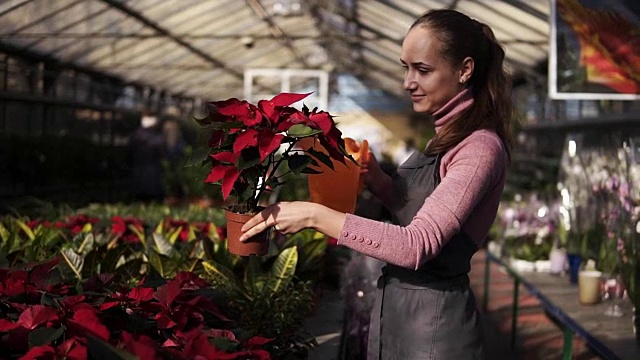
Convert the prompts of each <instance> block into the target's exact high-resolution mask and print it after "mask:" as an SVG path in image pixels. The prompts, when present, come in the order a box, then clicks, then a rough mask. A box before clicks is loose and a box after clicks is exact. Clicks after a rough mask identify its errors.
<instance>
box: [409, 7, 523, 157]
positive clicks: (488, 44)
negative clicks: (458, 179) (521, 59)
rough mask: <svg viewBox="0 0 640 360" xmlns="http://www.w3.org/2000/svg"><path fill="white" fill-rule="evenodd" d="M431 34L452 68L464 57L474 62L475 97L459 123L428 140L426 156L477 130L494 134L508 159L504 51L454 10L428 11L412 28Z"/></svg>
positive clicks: (474, 22) (508, 104)
mask: <svg viewBox="0 0 640 360" xmlns="http://www.w3.org/2000/svg"><path fill="white" fill-rule="evenodd" d="M416 26H422V27H424V28H427V29H430V30H432V31H431V33H432V34H434V36H436V37H437V38H438V40H439V41H440V51H441V54H442V56H444V58H445V59H447V60H448V61H449V62H450V63H451V64H460V63H462V61H463V60H464V59H465V58H466V57H471V58H473V60H474V70H473V74H472V75H471V78H469V82H468V85H469V86H470V87H471V90H472V92H473V95H474V102H473V105H472V106H471V107H470V108H469V109H468V110H467V111H465V112H464V113H463V114H461V115H460V117H459V118H458V119H455V120H454V121H450V122H448V123H447V124H445V125H444V126H443V128H442V130H441V131H439V132H438V134H437V135H436V136H435V137H434V138H433V139H432V140H431V142H430V143H429V146H428V148H427V152H428V153H438V152H443V151H447V150H449V149H451V148H452V147H454V146H456V145H457V144H458V143H459V142H460V141H462V140H463V139H464V138H465V137H467V136H468V135H470V134H471V133H472V132H474V131H475V130H478V129H491V130H494V131H495V132H496V133H497V134H498V136H499V137H500V139H502V142H503V143H504V145H505V148H506V149H507V154H509V157H511V148H512V147H513V134H512V130H511V118H512V115H513V108H512V104H511V94H510V91H511V81H510V80H511V79H510V78H509V76H508V75H507V73H506V71H505V70H504V68H503V61H504V56H505V53H504V49H503V48H502V46H501V45H500V43H498V41H497V40H496V37H495V36H494V34H493V31H492V30H491V28H490V27H489V26H487V25H485V24H483V23H480V22H478V21H477V20H474V19H471V18H470V17H468V16H467V15H464V14H462V13H460V12H458V11H455V10H445V9H443V10H431V11H429V12H427V13H425V14H423V15H422V16H420V17H419V18H418V19H417V20H416V21H415V22H414V23H413V25H411V28H410V29H413V28H414V27H416Z"/></svg>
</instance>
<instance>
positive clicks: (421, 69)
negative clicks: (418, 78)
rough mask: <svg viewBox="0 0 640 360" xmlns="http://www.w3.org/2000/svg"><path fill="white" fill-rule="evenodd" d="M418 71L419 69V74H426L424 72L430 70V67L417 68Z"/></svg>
mask: <svg viewBox="0 0 640 360" xmlns="http://www.w3.org/2000/svg"><path fill="white" fill-rule="evenodd" d="M418 71H419V72H420V73H421V74H426V73H428V72H430V71H431V69H425V68H418Z"/></svg>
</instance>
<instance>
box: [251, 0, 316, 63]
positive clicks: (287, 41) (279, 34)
mask: <svg viewBox="0 0 640 360" xmlns="http://www.w3.org/2000/svg"><path fill="white" fill-rule="evenodd" d="M247 5H249V7H250V8H251V10H253V12H254V13H255V14H256V15H258V17H259V18H260V19H261V20H262V21H264V22H265V23H267V26H268V27H269V31H270V32H271V34H272V35H273V37H275V38H280V39H282V41H283V43H284V45H285V47H286V48H287V49H289V51H291V53H292V54H293V57H295V58H296V60H297V61H300V62H301V63H302V64H303V66H304V67H305V68H310V67H311V66H309V63H308V62H307V59H305V57H304V56H302V55H301V54H300V53H299V52H298V50H297V49H296V47H295V46H293V43H292V41H291V38H290V37H289V36H288V35H287V34H285V32H284V31H282V29H280V27H279V26H278V25H276V23H275V22H273V20H272V19H271V17H270V16H269V14H267V11H266V10H265V9H264V7H263V6H262V4H260V1H258V0H247Z"/></svg>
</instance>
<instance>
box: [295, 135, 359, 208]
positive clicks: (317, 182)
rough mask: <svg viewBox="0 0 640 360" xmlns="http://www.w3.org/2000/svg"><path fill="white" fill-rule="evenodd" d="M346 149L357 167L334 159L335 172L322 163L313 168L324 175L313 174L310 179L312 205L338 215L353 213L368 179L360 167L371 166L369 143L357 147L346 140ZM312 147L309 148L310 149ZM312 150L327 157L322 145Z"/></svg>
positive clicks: (351, 141) (352, 140)
mask: <svg viewBox="0 0 640 360" xmlns="http://www.w3.org/2000/svg"><path fill="white" fill-rule="evenodd" d="M344 145H345V149H346V150H347V152H348V153H349V155H351V156H352V157H353V159H354V160H355V161H356V162H357V163H358V164H357V165H356V164H354V163H353V162H352V161H350V160H347V161H346V162H345V164H342V163H340V162H338V161H335V160H333V159H332V160H331V161H332V163H333V170H332V169H331V168H329V167H328V166H326V165H325V164H322V163H320V165H319V166H318V167H314V170H318V171H321V172H322V173H320V174H310V175H308V177H307V179H308V182H309V193H310V195H311V201H313V202H315V203H319V204H323V205H325V206H327V207H330V208H332V209H334V210H337V211H341V212H345V213H353V211H354V210H355V207H356V199H357V197H358V194H360V192H361V191H362V188H363V186H364V181H365V176H364V174H362V171H361V170H362V167H361V166H362V165H365V166H366V164H367V163H368V162H369V143H368V142H367V140H363V141H362V143H361V144H358V143H357V142H356V141H355V140H354V139H351V138H345V139H344ZM310 147H311V146H310V145H309V146H308V147H307V148H310ZM313 149H314V150H316V151H322V152H325V153H326V151H325V150H324V148H323V147H322V145H320V144H316V145H314V146H313ZM359 165H360V166H359Z"/></svg>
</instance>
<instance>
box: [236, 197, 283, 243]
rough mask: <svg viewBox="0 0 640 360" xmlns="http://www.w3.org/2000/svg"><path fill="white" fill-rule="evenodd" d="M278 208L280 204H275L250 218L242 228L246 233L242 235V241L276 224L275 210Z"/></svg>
mask: <svg viewBox="0 0 640 360" xmlns="http://www.w3.org/2000/svg"><path fill="white" fill-rule="evenodd" d="M277 208H278V204H273V205H271V206H269V207H267V208H266V209H264V210H262V211H261V212H259V213H258V214H256V215H255V216H254V217H252V218H251V219H249V221H247V222H246V223H245V224H244V225H243V226H242V229H241V230H242V231H243V232H244V234H242V236H241V237H240V241H246V240H247V239H249V238H250V237H252V236H255V235H257V234H259V233H261V232H263V231H265V230H267V229H268V228H269V227H271V226H275V225H276V218H275V210H276V209H277Z"/></svg>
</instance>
